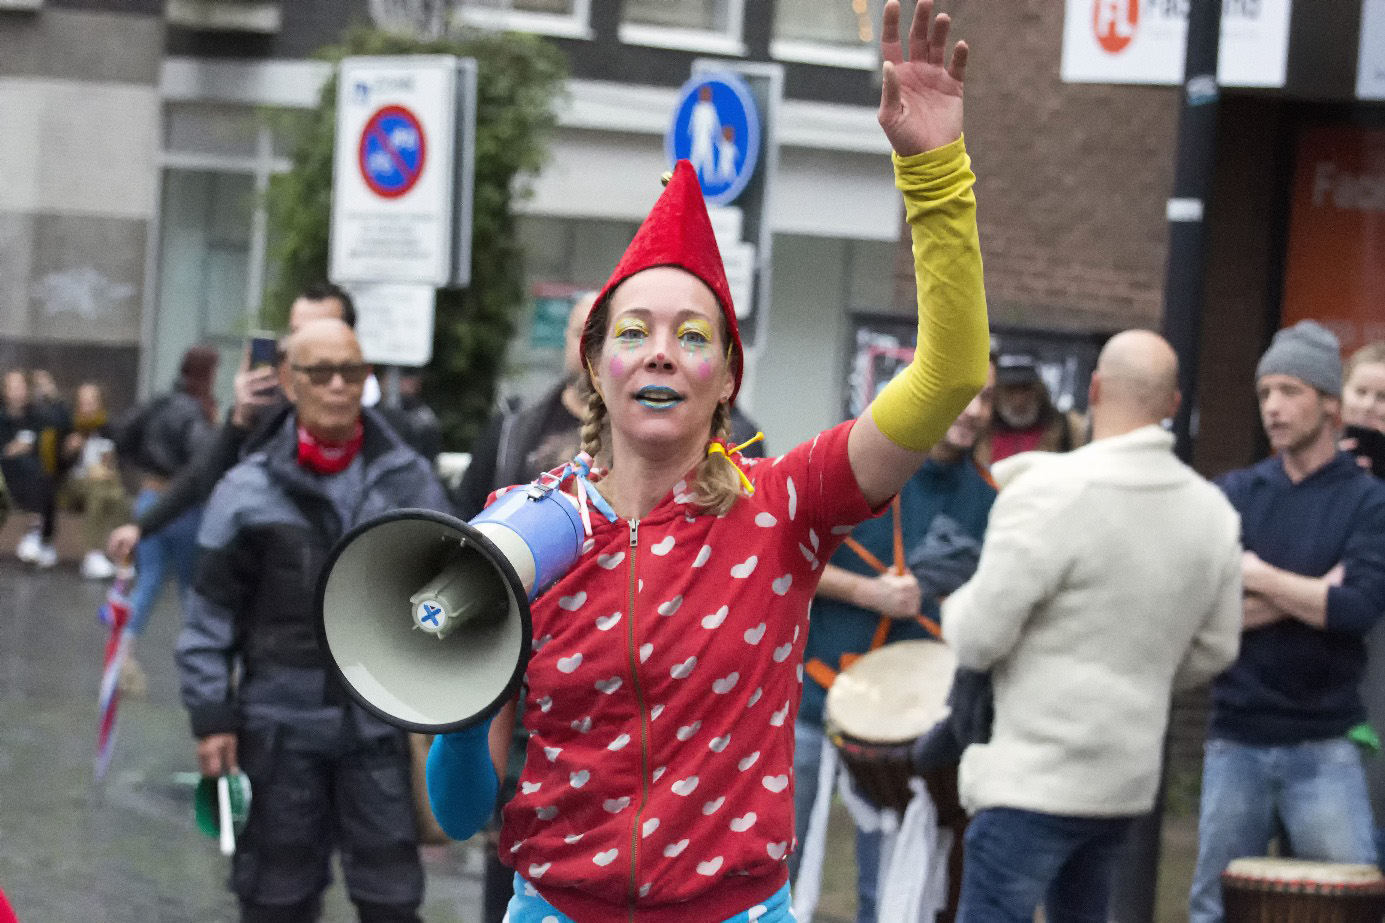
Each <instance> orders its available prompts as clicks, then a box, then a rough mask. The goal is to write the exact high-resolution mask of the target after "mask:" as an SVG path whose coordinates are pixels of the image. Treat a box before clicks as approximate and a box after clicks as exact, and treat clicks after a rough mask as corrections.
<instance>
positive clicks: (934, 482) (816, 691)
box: [794, 363, 996, 923]
mask: <svg viewBox="0 0 1385 923" xmlns="http://www.w3.org/2000/svg"><path fill="white" fill-rule="evenodd" d="M994 391H995V366H994V363H991V368H990V371H989V373H988V376H987V382H986V387H985V388H983V389H982V390H981V392H980V393H979V394H977V396H976V397H975V398H973V399H972V402H971V403H970V404H968V405H967V407H966V409H965V410H963V411H962V413H961V415H960V416H959V417H958V418H957V419H956V421H955V422H954V423H953V424H952V426H950V427H949V428H948V430H947V433H946V434H944V436H943V438H942V439H941V440H939V442H938V444H937V445H935V446H934V447H933V450H932V452H930V453H929V456H928V460H927V461H926V462H924V464H923V467H921V468H920V469H919V470H918V472H917V473H915V474H914V476H913V477H912V478H910V479H909V481H908V482H907V483H906V484H905V485H904V487H903V488H902V489H901V490H900V492H899V497H898V502H897V504H894V505H892V508H891V512H889V513H887V514H885V515H884V516H881V517H879V518H877V519H870V520H867V521H866V522H863V523H861V525H859V526H857V527H856V530H855V531H854V532H853V533H852V534H851V537H850V539H849V540H848V541H847V543H846V545H845V547H843V548H840V549H839V550H838V551H837V553H836V554H834V555H833V556H832V560H831V561H830V562H828V564H827V565H826V566H825V567H824V569H823V574H822V580H821V582H820V583H819V584H818V590H817V596H816V597H815V598H814V599H813V606H812V610H811V611H810V613H809V623H810V627H809V630H808V642H807V648H806V664H807V676H806V677H805V679H804V681H803V701H802V704H801V706H800V708H799V712H798V722H797V724H796V725H795V728H794V737H795V748H794V778H795V780H796V785H795V787H794V827H795V830H797V832H798V838H799V841H800V842H802V841H805V840H806V839H807V831H808V827H809V818H810V817H811V815H812V811H813V805H814V802H815V800H816V798H821V797H830V795H831V793H830V792H819V791H818V785H817V779H818V775H819V772H820V768H821V767H820V764H821V758H822V752H823V738H824V727H823V718H824V709H823V706H824V703H825V701H826V698H827V691H828V689H830V688H831V686H832V684H833V682H834V681H835V680H836V676H837V672H838V671H839V670H841V669H845V668H846V667H847V666H848V665H849V664H850V663H851V662H852V661H854V660H855V659H856V658H858V657H859V656H860V655H862V654H865V653H867V652H868V651H871V650H874V649H878V648H880V647H881V646H883V645H887V644H893V643H895V642H898V641H903V640H908V639H918V638H930V637H935V631H936V629H937V622H936V619H937V618H938V604H939V602H940V600H941V599H942V597H944V596H946V595H947V594H948V593H951V592H952V591H953V590H955V589H957V587H959V586H961V585H962V584H963V583H965V582H966V580H967V578H968V577H970V576H971V574H972V572H973V571H974V570H975V568H976V561H977V558H978V556H979V555H980V553H981V539H982V536H983V535H984V534H985V531H986V517H987V516H988V515H989V514H990V511H991V504H992V503H994V502H995V496H996V488H995V484H994V482H993V481H992V480H991V478H990V475H989V474H988V473H987V472H986V469H985V468H983V467H981V465H980V464H978V463H977V462H976V460H975V458H974V456H973V451H972V450H973V448H974V447H975V445H976V441H977V437H978V436H979V435H980V434H981V432H982V430H983V429H984V428H985V426H986V423H987V422H988V421H989V420H990V416H991V401H992V397H993V394H994ZM896 555H898V556H899V558H900V560H899V561H897V562H896V561H895V560H894V558H895V556H896ZM920 616H923V618H921V617H920ZM946 678H947V680H949V681H950V680H951V678H952V671H951V670H948V672H947V676H946ZM882 839H883V838H882V834H881V832H880V831H879V830H878V829H877V830H870V829H865V828H862V827H861V826H859V825H858V827H857V830H856V919H857V920H858V921H861V923H873V921H874V920H875V917H876V913H875V908H876V897H877V894H876V891H877V880H878V878H879V866H880V852H881V844H882Z"/></svg>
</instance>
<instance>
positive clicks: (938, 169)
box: [428, 0, 989, 923]
mask: <svg viewBox="0 0 1385 923" xmlns="http://www.w3.org/2000/svg"><path fill="white" fill-rule="evenodd" d="M932 6H933V4H932V0H920V2H919V3H918V5H917V7H916V9H915V14H914V20H913V25H912V28H911V30H910V35H909V37H908V50H909V55H908V57H909V60H908V61H906V60H905V55H904V48H903V45H902V42H901V40H900V34H899V16H900V11H899V4H898V0H888V2H887V4H886V6H885V19H884V28H883V30H882V46H881V47H882V52H883V55H884V59H885V65H884V87H883V92H882V99H881V106H880V123H881V126H882V127H883V128H884V130H885V133H886V135H887V136H888V137H889V139H890V142H891V144H892V145H893V147H894V151H895V176H896V184H897V185H898V186H899V188H900V190H901V191H902V192H903V193H904V198H905V206H906V213H907V216H908V220H909V224H910V226H911V230H912V234H913V243H914V260H915V270H916V276H917V281H918V285H919V292H918V296H919V325H920V326H919V347H918V352H917V356H916V358H915V360H914V362H913V364H912V365H911V366H910V367H909V368H907V369H906V370H905V371H904V372H903V373H901V375H900V376H899V377H898V378H896V379H895V380H894V381H893V382H892V383H891V384H890V385H889V386H888V387H887V388H886V389H885V390H884V391H883V392H882V393H881V394H880V395H879V396H878V397H877V398H876V399H875V401H874V403H873V404H872V405H871V407H870V408H869V409H868V410H867V411H866V412H865V413H864V414H862V415H861V417H859V418H858V419H856V420H850V421H847V422H846V423H843V424H841V425H840V426H837V427H834V428H832V429H830V430H827V431H826V432H824V433H821V434H819V435H818V436H816V437H814V438H813V439H812V440H810V441H808V442H806V443H804V444H803V445H800V446H798V447H797V448H794V449H793V450H791V451H790V452H788V453H787V454H786V455H784V456H782V457H780V458H775V459H764V460H752V459H747V458H745V457H744V456H742V455H741V454H740V449H741V448H742V447H741V446H735V445H729V444H728V439H729V435H730V429H729V421H730V409H731V406H732V403H733V402H734V400H735V397H736V393H737V391H738V390H739V388H740V384H741V375H742V371H743V368H744V351H743V349H742V346H741V341H740V336H739V333H738V330H737V325H736V315H735V311H734V309H733V305H732V303H731V297H730V292H729V287H728V285H727V282H726V276H725V273H724V270H723V268H722V263H721V259H720V256H719V255H718V252H717V249H716V244H715V239H714V237H713V235H712V231H711V225H710V221H709V219H708V216H707V211H706V206H705V204H704V202H703V200H702V196H701V193H700V190H699V188H698V185H697V181H696V177H695V174H694V170H693V167H692V165H691V164H689V163H687V162H681V163H679V164H678V166H677V168H676V169H675V171H674V174H673V177H672V180H671V182H670V183H669V186H668V188H667V189H666V190H665V191H664V193H663V195H662V196H661V197H660V199H659V201H658V203H657V204H656V205H655V206H654V209H653V211H652V212H651V213H650V215H649V218H648V219H647V220H646V221H645V223H644V225H643V226H642V227H641V228H640V231H639V232H638V233H637V234H636V236H635V239H634V240H633V241H632V242H631V244H630V247H629V249H628V250H627V251H626V253H625V255H624V257H622V259H621V261H620V263H619V265H617V267H616V269H615V272H614V273H613V275H612V276H611V279H610V281H609V282H607V284H606V286H605V288H604V289H603V290H602V292H601V294H600V295H599V296H598V298H597V301H596V304H595V307H594V308H593V310H592V312H591V314H590V315H589V316H588V318H587V321H586V325H585V328H584V332H583V336H582V360H583V361H582V364H583V367H584V369H585V384H586V387H587V390H588V392H589V394H588V397H587V402H586V413H585V419H584V421H583V428H582V441H583V447H584V450H585V451H584V454H582V455H579V456H578V459H577V460H576V461H575V462H574V464H572V465H570V466H567V467H565V468H564V469H562V470H561V471H560V472H557V473H556V476H558V477H560V478H562V483H563V485H564V486H565V488H568V489H570V490H571V491H572V493H573V494H574V495H575V496H577V497H578V498H579V503H580V502H583V501H582V500H581V498H584V497H585V498H589V500H590V506H591V507H592V509H591V510H590V519H591V528H590V537H589V540H588V541H587V542H586V545H585V547H584V550H583V553H582V554H581V555H580V557H579V559H578V561H577V563H576V564H575V565H574V566H573V568H572V569H571V570H570V571H569V572H568V573H567V574H566V575H565V576H564V577H563V578H561V579H560V580H559V581H558V582H557V583H556V584H555V585H554V586H553V587H552V588H550V589H549V590H548V591H547V593H546V594H545V595H544V596H542V597H541V598H540V599H539V600H538V601H537V602H536V604H535V605H534V606H533V625H534V642H533V654H532V657H531V659H530V661H529V665H528V670H527V673H526V686H525V693H524V695H525V699H524V724H525V727H526V728H527V729H528V730H529V732H530V737H529V744H528V750H527V753H526V763H525V768H524V772H523V775H522V777H521V779H520V786H519V792H518V794H517V795H516V796H515V797H514V799H512V800H511V801H510V802H509V803H508V804H507V805H506V806H505V809H504V822H503V827H502V831H501V842H500V855H501V859H502V861H504V862H505V863H506V864H507V865H510V866H511V867H512V868H513V869H514V870H515V873H516V874H515V883H514V887H515V890H514V897H513V898H512V900H511V902H510V909H509V914H510V921H511V923H531V921H532V923H539V921H543V920H553V921H558V923H562V921H568V920H580V921H587V920H610V919H631V920H642V921H651V923H662V921H675V920H676V921H680V923H697V921H705V923H720V921H747V920H758V921H761V923H781V921H787V920H790V919H792V912H791V908H790V906H789V905H790V900H789V887H788V865H787V861H786V860H787V856H788V854H789V852H790V850H791V849H792V848H793V778H792V771H793V749H794V747H793V726H794V712H795V710H796V708H797V703H798V701H799V699H800V697H801V691H802V687H801V684H802V659H803V645H804V642H805V640H806V637H807V623H806V619H807V612H808V603H809V600H810V599H811V598H812V595H813V590H814V587H815V586H816V584H817V581H818V578H819V576H820V575H821V571H822V563H823V562H824V561H826V560H827V558H828V557H830V555H831V554H832V551H833V550H834V549H835V548H836V547H837V545H838V544H839V543H840V542H841V541H842V539H843V537H844V536H845V535H846V534H847V533H849V532H850V531H851V529H852V527H854V526H855V525H856V524H857V523H859V522H861V521H862V520H864V519H866V518H868V517H869V516H871V515H872V514H874V513H875V512H877V511H879V510H880V509H881V508H882V507H883V505H884V504H885V503H887V502H888V501H889V499H890V497H891V496H893V495H894V494H895V493H896V492H897V491H898V490H899V488H900V487H901V486H902V485H903V484H904V482H905V481H906V480H908V478H909V477H910V476H911V475H912V474H913V473H914V471H915V470H916V469H917V468H918V467H919V466H920V465H921V464H922V463H923V460H924V458H925V457H926V453H927V451H928V450H929V448H930V447H931V446H932V445H933V444H934V443H935V442H936V441H937V440H938V439H939V438H940V437H941V435H942V434H943V433H944V432H945V431H946V429H947V427H948V426H949V425H950V424H951V422H952V421H953V419H955V418H956V416H957V415H958V413H960V412H961V410H962V408H964V407H965V406H966V405H967V403H968V402H969V401H970V400H971V398H972V396H973V395H975V394H976V392H977V391H979V390H980V388H981V387H982V385H983V384H984V382H985V380H986V375H987V366H988V362H987V357H988V351H989V332H988V329H987V323H986V307H985V297H984V292H983V284H982V275H981V259H980V248H979V244H978V240H977V229H976V217H975V200H974V198H973V196H972V193H971V187H972V184H973V182H974V177H973V175H972V172H971V169H970V165H969V160H968V158H967V155H966V151H965V148H964V145H963V142H962V138H961V132H962V78H963V73H964V70H965V65H966V56H967V50H966V46H965V45H964V44H961V43H959V44H958V45H957V46H956V48H955V50H954V51H953V53H952V57H951V61H950V63H949V62H948V61H947V60H946V58H947V56H946V51H945V48H946V44H947V36H948V31H949V20H948V18H947V17H946V16H944V15H939V16H938V17H936V19H935V18H934V17H933V15H932V13H933V9H932ZM593 460H594V461H593ZM513 720H514V706H513V705H511V706H507V707H506V708H505V709H504V710H502V711H501V713H500V714H499V715H498V716H497V718H496V719H495V720H494V721H493V722H492V723H491V725H490V729H489V735H490V736H489V744H490V745H489V748H488V747H487V736H486V730H485V729H484V727H481V728H476V729H472V730H469V731H462V732H458V733H455V734H446V735H441V736H439V737H438V739H437V740H436V741H435V743H434V746H433V750H432V752H431V753H430V755H429V766H428V790H429V795H430V798H431V801H432V805H433V809H434V813H435V814H436V816H437V817H438V820H439V822H440V823H441V824H442V826H443V829H444V830H446V831H447V832H448V833H449V834H450V835H452V836H455V837H461V836H467V835H470V833H472V832H474V830H475V829H477V828H478V827H479V826H480V825H481V823H482V822H483V821H484V820H485V818H486V817H487V816H488V815H489V814H490V811H491V809H492V807H493V805H494V799H495V791H496V788H495V785H496V777H497V768H498V769H499V770H500V772H501V774H503V770H504V763H505V751H506V748H507V746H508V742H509V739H510V728H511V725H512V723H513ZM492 754H493V756H492Z"/></svg>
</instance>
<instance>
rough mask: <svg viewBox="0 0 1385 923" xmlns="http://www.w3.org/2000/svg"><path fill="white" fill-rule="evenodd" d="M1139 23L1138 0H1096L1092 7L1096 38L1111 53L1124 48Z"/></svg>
mask: <svg viewBox="0 0 1385 923" xmlns="http://www.w3.org/2000/svg"><path fill="white" fill-rule="evenodd" d="M1139 24H1140V0H1096V3H1095V6H1094V7H1093V9H1092V27H1093V29H1094V30H1095V32H1096V40H1097V42H1098V43H1099V44H1100V45H1101V47H1102V48H1104V49H1106V50H1107V51H1108V52H1110V53H1111V54H1119V53H1120V52H1122V51H1124V50H1125V47H1126V46H1127V45H1129V44H1130V42H1131V41H1132V40H1133V39H1134V38H1135V29H1136V28H1137V27H1138V26H1139Z"/></svg>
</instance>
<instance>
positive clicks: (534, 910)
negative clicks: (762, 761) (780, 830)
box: [505, 874, 795, 923]
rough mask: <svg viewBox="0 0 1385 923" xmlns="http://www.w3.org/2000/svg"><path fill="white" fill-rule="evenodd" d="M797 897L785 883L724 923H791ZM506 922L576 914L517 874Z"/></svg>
mask: <svg viewBox="0 0 1385 923" xmlns="http://www.w3.org/2000/svg"><path fill="white" fill-rule="evenodd" d="M794 919H795V918H794V915H793V899H792V898H790V897H789V886H788V885H784V887H782V888H780V889H779V890H778V891H775V892H774V894H772V895H770V897H769V899H768V900H766V901H764V902H762V903H760V904H757V905H756V906H754V907H751V908H750V909H749V910H745V911H742V912H741V913H738V914H736V915H735V916H734V917H731V918H730V919H729V920H726V921H724V923H791V921H792V920H794ZM505 921H506V923H575V921H574V920H573V919H572V917H570V916H568V915H567V914H565V913H561V912H560V911H558V909H557V908H555V907H554V906H553V905H552V904H550V903H549V902H548V901H546V900H544V899H543V898H542V897H540V896H539V893H538V892H537V891H535V890H534V888H533V886H532V885H530V884H529V882H527V881H525V880H524V879H523V878H521V877H520V876H519V875H518V874H516V875H515V896H514V897H512V898H510V908H509V910H508V911H506V913H505Z"/></svg>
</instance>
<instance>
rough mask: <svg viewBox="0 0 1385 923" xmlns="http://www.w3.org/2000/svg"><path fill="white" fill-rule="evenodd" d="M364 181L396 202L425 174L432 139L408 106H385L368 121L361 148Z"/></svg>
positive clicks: (362, 134)
mask: <svg viewBox="0 0 1385 923" xmlns="http://www.w3.org/2000/svg"><path fill="white" fill-rule="evenodd" d="M359 153H360V161H361V178H362V179H364V180H365V184H366V185H367V186H368V187H370V191H371V192H374V193H375V194H376V195H378V196H380V197H382V198H386V199H395V198H398V197H399V196H402V195H404V194H405V193H406V192H408V191H409V190H410V189H412V188H414V184H415V183H417V182H418V178H419V177H420V176H422V175H423V165H424V164H425V163H426V162H427V159H428V139H427V136H426V135H424V133H423V125H422V123H420V122H419V119H418V116H416V115H414V114H413V112H412V111H410V110H409V109H407V108H405V107H404V106H384V107H382V108H380V109H379V110H378V111H377V112H376V113H375V114H374V115H372V116H371V117H370V118H369V119H367V120H366V123H365V128H364V129H363V130H362V131H361V143H360V145H359Z"/></svg>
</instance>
